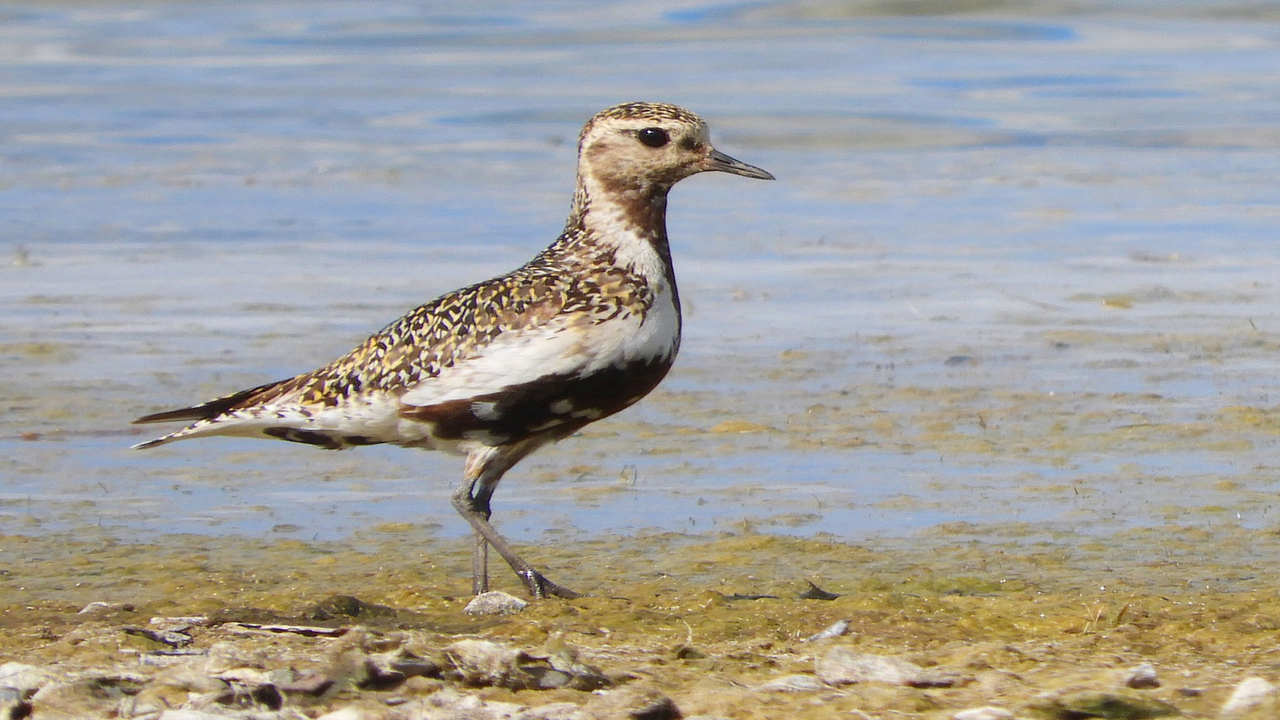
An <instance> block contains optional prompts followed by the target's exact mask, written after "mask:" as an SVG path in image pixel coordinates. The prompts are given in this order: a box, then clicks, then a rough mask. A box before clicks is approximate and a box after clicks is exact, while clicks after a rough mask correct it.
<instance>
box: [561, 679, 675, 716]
mask: <svg viewBox="0 0 1280 720" xmlns="http://www.w3.org/2000/svg"><path fill="white" fill-rule="evenodd" d="M584 710H585V711H586V716H587V717H588V718H591V720H680V718H682V717H684V716H683V715H681V714H680V708H678V707H676V703H675V701H674V700H672V699H671V698H669V697H667V696H666V695H663V694H662V693H660V692H658V691H656V690H650V689H648V688H637V687H627V688H622V689H619V690H613V691H611V692H607V693H601V694H599V695H597V696H596V697H595V698H594V699H592V701H591V702H589V703H587V706H586V707H585V708H584Z"/></svg>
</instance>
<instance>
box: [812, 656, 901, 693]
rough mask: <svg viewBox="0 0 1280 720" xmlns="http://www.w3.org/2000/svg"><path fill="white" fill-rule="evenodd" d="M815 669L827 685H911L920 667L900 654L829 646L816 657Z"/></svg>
mask: <svg viewBox="0 0 1280 720" xmlns="http://www.w3.org/2000/svg"><path fill="white" fill-rule="evenodd" d="M815 669H816V672H817V675H818V677H819V678H821V679H822V681H823V682H825V683H827V684H829V685H851V684H853V683H862V682H880V683H887V684H889V685H911V684H912V683H914V682H915V681H916V680H917V679H919V678H920V671H921V668H920V666H919V665H916V664H915V663H912V662H908V661H906V660H903V659H901V658H896V657H888V656H884V655H871V654H869V653H860V652H856V651H854V650H851V649H849V648H845V647H837V648H832V649H831V650H830V651H828V652H827V654H826V655H823V656H822V657H820V658H818V660H817V661H816V663H815Z"/></svg>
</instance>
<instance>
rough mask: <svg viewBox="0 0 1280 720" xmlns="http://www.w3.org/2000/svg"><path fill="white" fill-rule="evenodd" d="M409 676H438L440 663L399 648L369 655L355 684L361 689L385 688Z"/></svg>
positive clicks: (391, 686) (397, 683)
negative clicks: (389, 651)
mask: <svg viewBox="0 0 1280 720" xmlns="http://www.w3.org/2000/svg"><path fill="white" fill-rule="evenodd" d="M411 677H440V663H437V662H436V661H434V660H429V659H427V658H422V657H418V656H417V655H414V654H413V653H411V652H409V651H408V650H405V649H403V648H401V649H400V650H397V651H395V652H391V653H380V654H377V655H370V656H368V657H367V658H365V660H364V668H363V672H362V673H360V679H359V680H357V681H356V686H357V687H359V688H360V689H361V690H387V689H390V688H393V687H395V686H397V685H399V684H401V683H403V682H404V681H405V680H408V679H409V678H411Z"/></svg>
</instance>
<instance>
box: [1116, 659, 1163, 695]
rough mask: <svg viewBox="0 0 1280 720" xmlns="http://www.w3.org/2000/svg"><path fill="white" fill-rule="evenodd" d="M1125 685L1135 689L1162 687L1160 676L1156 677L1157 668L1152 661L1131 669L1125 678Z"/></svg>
mask: <svg viewBox="0 0 1280 720" xmlns="http://www.w3.org/2000/svg"><path fill="white" fill-rule="evenodd" d="M1124 684H1125V686H1127V687H1131V688H1133V689H1134V690H1147V689H1150V688H1158V687H1160V678H1158V677H1156V669H1155V666H1153V665H1152V664H1151V663H1142V664H1141V665H1139V666H1138V667H1136V668H1134V669H1132V670H1130V671H1129V677H1127V678H1125V681H1124Z"/></svg>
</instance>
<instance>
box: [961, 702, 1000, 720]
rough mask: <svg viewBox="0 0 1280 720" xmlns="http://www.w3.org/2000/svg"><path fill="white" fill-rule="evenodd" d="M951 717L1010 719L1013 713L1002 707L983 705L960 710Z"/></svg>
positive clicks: (974, 719) (973, 719)
mask: <svg viewBox="0 0 1280 720" xmlns="http://www.w3.org/2000/svg"><path fill="white" fill-rule="evenodd" d="M951 717H952V720H1012V718H1013V713H1011V712H1009V711H1008V710H1005V709H1004V708H1000V707H994V706H992V705H984V706H982V707H975V708H968V709H965V710H961V711H960V712H958V713H956V714H955V715H952V716H951Z"/></svg>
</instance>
